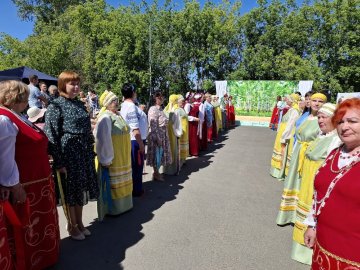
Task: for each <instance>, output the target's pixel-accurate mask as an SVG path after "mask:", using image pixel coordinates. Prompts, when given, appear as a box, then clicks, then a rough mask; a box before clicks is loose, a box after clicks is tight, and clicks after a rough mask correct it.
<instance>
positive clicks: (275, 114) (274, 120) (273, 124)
mask: <svg viewBox="0 0 360 270" xmlns="http://www.w3.org/2000/svg"><path fill="white" fill-rule="evenodd" d="M279 106H281V96H277V98H276V104H275V106H274V109H273V111H272V115H271V119H270V124H269V128H270V129H272V130H274V131H276V130H277V128H278V123H279Z"/></svg>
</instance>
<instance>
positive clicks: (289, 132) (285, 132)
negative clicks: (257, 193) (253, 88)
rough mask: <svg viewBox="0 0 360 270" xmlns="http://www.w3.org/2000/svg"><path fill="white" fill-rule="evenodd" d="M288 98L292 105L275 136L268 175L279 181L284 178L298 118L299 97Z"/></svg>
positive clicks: (295, 95) (293, 95)
mask: <svg viewBox="0 0 360 270" xmlns="http://www.w3.org/2000/svg"><path fill="white" fill-rule="evenodd" d="M288 98H290V99H291V100H292V101H293V105H292V108H291V109H290V110H289V111H288V113H287V114H286V115H285V116H284V117H283V118H282V121H281V124H280V126H279V129H278V131H277V134H276V138H275V143H274V150H273V154H272V157H271V168H270V175H271V176H272V177H275V178H277V179H279V180H283V179H284V178H285V174H286V164H287V161H288V159H289V156H291V153H292V147H293V142H292V140H293V135H294V126H295V121H296V120H297V118H298V117H299V106H298V104H297V103H298V101H299V99H300V97H299V95H297V94H291V96H288ZM283 144H286V146H285V147H283Z"/></svg>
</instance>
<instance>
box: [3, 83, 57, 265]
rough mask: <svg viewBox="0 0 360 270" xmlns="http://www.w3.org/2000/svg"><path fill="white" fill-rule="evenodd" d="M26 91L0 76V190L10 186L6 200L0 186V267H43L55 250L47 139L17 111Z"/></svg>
mask: <svg viewBox="0 0 360 270" xmlns="http://www.w3.org/2000/svg"><path fill="white" fill-rule="evenodd" d="M28 95H29V89H28V87H27V86H26V85H25V84H23V83H21V82H18V81H3V82H0V125H1V128H0V129H1V132H0V138H1V140H0V144H1V145H0V147H1V149H2V151H1V152H2V153H1V154H0V170H1V172H2V173H1V177H0V184H1V189H2V191H4V189H8V191H9V192H10V199H9V200H7V199H8V196H6V195H5V196H4V192H1V194H2V195H1V196H2V198H1V199H2V202H1V207H0V256H1V258H0V268H1V269H31V270H37V269H44V268H46V267H49V266H51V265H53V264H55V263H56V262H57V260H58V256H59V239H60V234H59V224H58V214H57V211H56V204H55V192H54V183H53V179H52V176H51V169H50V165H49V159H48V154H47V146H48V140H47V137H46V135H45V134H44V133H43V132H42V131H41V130H40V129H39V128H37V127H36V126H35V125H33V124H32V123H31V122H30V121H28V120H27V119H25V118H24V117H23V116H22V115H21V112H22V111H23V110H24V109H25V108H26V106H27V103H28V101H27V100H28ZM3 172H8V174H6V173H3ZM5 194H6V193H5ZM9 248H10V251H9Z"/></svg>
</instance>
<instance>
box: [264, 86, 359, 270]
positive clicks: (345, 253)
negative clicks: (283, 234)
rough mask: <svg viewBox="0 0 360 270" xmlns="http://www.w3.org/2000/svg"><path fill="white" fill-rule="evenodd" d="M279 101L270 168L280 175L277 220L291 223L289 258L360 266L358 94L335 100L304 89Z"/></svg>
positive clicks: (318, 265)
mask: <svg viewBox="0 0 360 270" xmlns="http://www.w3.org/2000/svg"><path fill="white" fill-rule="evenodd" d="M284 101H285V103H286V106H283V105H282V101H281V97H278V103H277V105H276V106H275V108H274V113H273V117H272V121H273V124H271V125H270V128H272V129H274V130H276V129H277V136H276V139H275V143H274V149H273V153H272V158H271V169H270V174H271V176H273V177H274V178H277V179H278V180H280V181H284V188H283V192H282V196H281V202H280V209H279V213H278V216H277V219H276V223H277V224H278V225H279V226H286V225H292V226H293V244H292V250H291V258H292V259H294V260H296V261H298V262H301V263H304V264H309V265H311V269H313V270H320V269H324V270H325V269H326V270H330V269H344V270H345V269H360V252H359V247H360V226H359V225H360V224H359V223H360V218H359V217H360V208H359V205H360V197H359V196H358V194H359V192H360V184H359V179H360V167H359V161H360V99H357V98H352V99H347V100H344V101H342V102H341V103H339V104H337V105H335V104H332V103H327V97H326V96H325V95H324V94H322V93H312V92H309V93H306V95H305V97H304V98H302V97H301V96H300V95H299V94H298V93H293V94H291V95H288V96H286V97H285V98H284ZM285 107H287V111H286V112H285V113H284V112H283V109H284V108H285ZM280 111H281V117H280V118H281V121H280V124H279V125H277V124H278V122H277V121H278V120H279V118H278V117H277V116H279V115H280Z"/></svg>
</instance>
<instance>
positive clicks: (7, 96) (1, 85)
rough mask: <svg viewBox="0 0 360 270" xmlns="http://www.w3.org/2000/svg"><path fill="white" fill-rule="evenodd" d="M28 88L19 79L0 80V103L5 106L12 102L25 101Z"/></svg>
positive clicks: (27, 97) (27, 95)
mask: <svg viewBox="0 0 360 270" xmlns="http://www.w3.org/2000/svg"><path fill="white" fill-rule="evenodd" d="M29 94H30V90H29V88H28V86H27V85H26V84H24V83H23V82H21V81H15V80H9V81H2V82H0V105H2V106H5V107H7V108H9V107H11V106H12V105H14V104H17V103H22V102H27V101H28V99H29Z"/></svg>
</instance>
